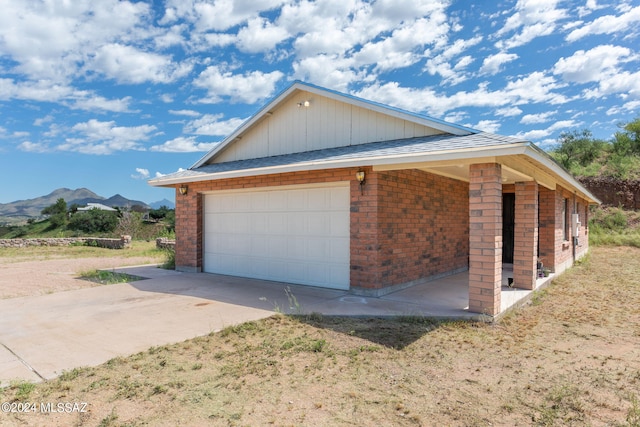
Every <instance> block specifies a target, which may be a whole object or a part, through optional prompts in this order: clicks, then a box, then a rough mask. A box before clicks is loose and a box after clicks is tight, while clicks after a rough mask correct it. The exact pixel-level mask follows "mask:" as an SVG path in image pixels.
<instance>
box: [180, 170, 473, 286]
mask: <svg viewBox="0 0 640 427" xmlns="http://www.w3.org/2000/svg"><path fill="white" fill-rule="evenodd" d="M358 170H359V169H358V168H342V169H331V170H323V171H309V172H295V173H287V174H274V175H268V176H258V177H247V178H237V179H224V180H217V181H203V182H198V183H190V184H189V190H188V193H187V195H185V196H183V195H181V194H179V193H176V266H177V268H178V269H180V270H186V271H200V270H201V268H202V220H203V219H202V197H203V196H202V192H209V191H217V190H231V189H242V188H259V187H267V186H281V185H296V184H313V183H325V182H327V183H328V182H336V181H349V182H350V183H351V206H350V211H351V213H350V233H351V245H350V257H351V272H350V281H351V286H352V288H360V289H363V290H367V289H368V290H374V289H379V288H381V287H382V286H385V287H386V286H395V285H402V284H407V283H411V282H413V281H416V280H420V279H424V278H428V277H430V276H434V275H439V274H443V273H447V272H451V271H453V270H460V269H466V268H467V267H468V245H469V238H468V221H469V210H468V202H467V194H468V193H467V192H468V185H467V184H466V183H464V182H460V181H456V180H453V179H449V178H443V177H439V176H436V175H433V174H428V173H425V172H421V171H417V170H409V171H397V172H396V171H394V172H384V173H377V172H373V171H372V169H371V168H363V170H364V171H365V173H366V184H365V185H364V187H362V188H361V187H360V185H359V183H358V182H357V181H356V180H355V173H356V172H357V171H358Z"/></svg>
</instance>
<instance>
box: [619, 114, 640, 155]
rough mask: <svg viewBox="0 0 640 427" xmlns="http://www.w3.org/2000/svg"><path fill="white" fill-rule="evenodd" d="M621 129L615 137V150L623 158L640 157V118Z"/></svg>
mask: <svg viewBox="0 0 640 427" xmlns="http://www.w3.org/2000/svg"><path fill="white" fill-rule="evenodd" d="M621 127H622V129H623V130H622V131H619V132H616V133H615V135H614V136H613V150H614V151H615V152H616V154H619V155H621V156H630V155H640V117H638V118H636V119H635V120H633V121H631V122H629V123H625V124H623V125H621Z"/></svg>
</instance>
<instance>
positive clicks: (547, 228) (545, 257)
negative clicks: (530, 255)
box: [538, 186, 562, 269]
mask: <svg viewBox="0 0 640 427" xmlns="http://www.w3.org/2000/svg"><path fill="white" fill-rule="evenodd" d="M539 195H540V206H539V212H538V220H539V236H540V240H539V242H540V253H539V254H538V257H539V258H540V259H542V262H543V263H544V265H545V267H548V268H551V269H553V268H554V265H555V255H554V254H555V250H556V192H555V191H553V190H549V189H548V188H546V187H543V186H540V187H539ZM561 226H562V224H560V225H559V226H558V227H561Z"/></svg>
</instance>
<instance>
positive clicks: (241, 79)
mask: <svg viewBox="0 0 640 427" xmlns="http://www.w3.org/2000/svg"><path fill="white" fill-rule="evenodd" d="M283 76H284V74H283V73H282V72H280V71H272V72H271V73H263V72H262V71H251V72H246V73H244V74H233V73H232V72H231V71H227V70H225V69H224V68H222V67H220V66H218V65H213V66H210V67H207V69H206V70H204V71H203V72H202V73H200V75H199V76H198V77H197V78H196V80H195V81H194V85H195V86H196V87H201V88H204V89H206V90H207V97H206V98H205V99H202V100H201V102H205V103H218V102H221V101H222V99H223V98H224V97H229V98H230V99H231V101H232V102H244V103H247V104H254V103H256V102H258V101H261V100H264V99H265V98H268V97H269V96H271V95H272V94H273V92H274V91H275V85H276V83H277V82H278V81H279V80H280V79H281V78H282V77H283Z"/></svg>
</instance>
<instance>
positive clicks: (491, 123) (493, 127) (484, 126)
mask: <svg viewBox="0 0 640 427" xmlns="http://www.w3.org/2000/svg"><path fill="white" fill-rule="evenodd" d="M465 126H467V127H470V128H472V129H478V130H481V131H483V132H489V133H496V132H498V130H500V126H502V124H501V123H500V122H499V121H497V120H480V121H479V122H478V123H476V124H475V125H474V124H466V125H465Z"/></svg>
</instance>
